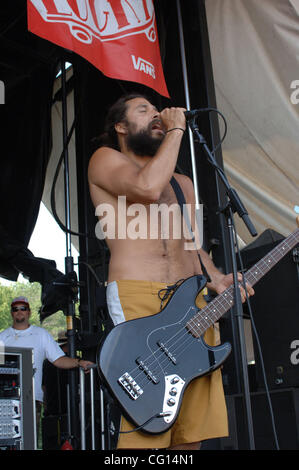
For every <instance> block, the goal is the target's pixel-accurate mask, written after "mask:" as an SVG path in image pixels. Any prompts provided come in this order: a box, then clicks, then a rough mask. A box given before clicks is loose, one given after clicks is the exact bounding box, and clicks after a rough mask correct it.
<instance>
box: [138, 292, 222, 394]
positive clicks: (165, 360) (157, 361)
mask: <svg viewBox="0 0 299 470" xmlns="http://www.w3.org/2000/svg"><path fill="white" fill-rule="evenodd" d="M230 291H231V287H230V288H228V289H226V291H225V293H226V296H227V295H228V294H229V293H230V294H231V292H230ZM225 293H224V292H223V293H222V294H225ZM222 294H220V295H222ZM215 300H217V299H215ZM225 300H226V301H228V299H225ZM218 303H219V301H218ZM220 305H221V304H220ZM229 306H231V304H229ZM210 307H211V304H210V305H206V306H205V307H204V308H203V309H201V310H200V309H198V310H197V315H195V316H193V317H192V318H191V319H190V320H189V322H193V323H194V317H197V324H195V325H194V326H195V327H196V329H199V330H201V328H202V326H204V328H203V330H202V331H201V334H200V335H199V337H194V336H193V335H192V333H190V331H188V330H187V328H186V327H185V326H184V327H183V328H182V329H180V330H178V331H177V332H176V333H175V334H174V335H173V336H172V337H170V338H167V339H166V340H165V338H164V339H163V342H165V344H166V345H168V344H170V342H171V341H172V340H173V339H174V338H175V337H176V336H177V335H179V334H180V333H182V332H183V335H182V336H181V337H179V336H177V338H176V340H175V342H174V343H173V344H170V346H169V348H170V347H171V348H173V346H174V345H175V344H176V343H177V342H178V341H181V340H182V339H183V338H184V336H185V335H186V339H185V341H184V342H183V343H182V342H181V343H180V344H179V345H178V347H177V348H176V349H174V350H173V349H172V351H171V354H174V353H175V354H176V357H179V356H181V355H182V354H183V353H184V352H185V351H186V350H187V348H188V347H190V346H191V345H192V344H193V343H194V340H196V341H198V340H199V339H200V337H201V336H202V335H203V334H204V332H205V331H206V330H207V329H208V328H209V326H211V325H210V324H209V323H208V320H209V317H208V316H205V317H203V315H205V313H206V310H211V308H210ZM213 307H215V308H213V312H214V313H215V312H216V311H218V308H217V305H215V302H213ZM199 312H200V314H199ZM187 313H188V312H187ZM209 313H211V312H209ZM218 313H219V311H218ZM198 314H199V315H198ZM184 316H185V315H184ZM198 316H199V317H200V320H198ZM203 323H208V326H206V325H202V324H203ZM188 340H190V341H188ZM186 343H187V344H186ZM184 346H185V347H184ZM181 347H183V349H182V350H181V351H180V352H179V349H180V348H181ZM158 353H160V356H159V357H156V355H157V354H158ZM161 358H162V359H161ZM149 360H152V362H150V363H149V364H146V366H147V367H148V369H150V367H152V366H153V364H156V367H157V366H158V367H159V370H157V369H155V370H154V371H151V372H152V374H153V375H161V372H162V375H163V376H165V372H164V367H165V366H166V365H167V364H169V361H170V359H169V358H168V357H167V355H166V354H165V352H164V351H163V350H161V347H159V348H158V349H157V350H156V351H153V352H152V353H151V354H150V355H149V356H148V357H147V358H146V359H144V361H143V362H144V363H145V362H148V361H149ZM136 370H139V371H140V372H139V373H138V375H137V376H136V379H137V378H138V377H139V376H140V375H142V374H144V377H142V378H143V379H144V380H143V381H142V382H140V383H142V386H143V387H145V386H146V385H147V384H150V383H151V379H150V377H148V376H147V375H146V372H144V370H142V368H141V367H139V366H138V367H135V369H133V370H132V371H131V373H133V372H135V371H136ZM143 383H145V385H143Z"/></svg>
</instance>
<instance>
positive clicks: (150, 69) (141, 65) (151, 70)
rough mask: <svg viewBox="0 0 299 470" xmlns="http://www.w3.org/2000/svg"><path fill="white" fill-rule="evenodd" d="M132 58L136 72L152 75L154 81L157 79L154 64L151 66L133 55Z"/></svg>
mask: <svg viewBox="0 0 299 470" xmlns="http://www.w3.org/2000/svg"><path fill="white" fill-rule="evenodd" d="M131 57H132V61H133V66H134V69H135V70H139V71H140V72H144V73H146V74H147V75H150V76H151V77H153V78H154V79H155V78H156V75H155V67H154V66H153V64H151V63H150V62H148V61H147V60H145V59H142V58H141V57H138V59H136V57H135V56H134V55H132V56H131Z"/></svg>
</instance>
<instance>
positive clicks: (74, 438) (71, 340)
mask: <svg viewBox="0 0 299 470" xmlns="http://www.w3.org/2000/svg"><path fill="white" fill-rule="evenodd" d="M61 89H62V133H63V146H64V149H65V150H64V192H65V224H66V228H67V232H66V257H65V272H66V274H68V273H71V272H73V270H74V261H73V257H72V244H71V234H70V230H71V206H70V175H69V153H68V146H67V145H66V143H67V139H68V122H67V92H66V69H65V60H64V59H62V60H61ZM74 318H75V304H74V301H72V300H71V299H69V301H68V306H67V312H66V325H67V340H68V355H69V356H70V357H73V358H74V357H76V337H75V334H76V330H75V325H74ZM68 374H69V400H70V403H69V410H70V417H69V423H70V427H71V429H70V430H69V435H70V436H69V438H70V440H71V443H72V446H73V447H74V448H76V447H77V445H78V418H77V417H78V401H77V376H76V369H70V370H69V371H68Z"/></svg>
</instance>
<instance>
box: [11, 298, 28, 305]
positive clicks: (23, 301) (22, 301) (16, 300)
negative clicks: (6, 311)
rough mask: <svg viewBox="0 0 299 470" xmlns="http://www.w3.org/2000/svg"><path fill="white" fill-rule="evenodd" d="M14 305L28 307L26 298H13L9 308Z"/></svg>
mask: <svg viewBox="0 0 299 470" xmlns="http://www.w3.org/2000/svg"><path fill="white" fill-rule="evenodd" d="M14 304H26V305H27V307H29V301H28V299H27V297H22V296H21V297H15V298H14V299H13V301H12V303H11V306H13V305H14Z"/></svg>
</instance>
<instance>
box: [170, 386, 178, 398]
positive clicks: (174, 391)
mask: <svg viewBox="0 0 299 470" xmlns="http://www.w3.org/2000/svg"><path fill="white" fill-rule="evenodd" d="M177 393H178V391H177V389H176V388H175V387H172V388H171V389H170V391H169V395H171V396H172V397H175V396H176V394H177Z"/></svg>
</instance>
